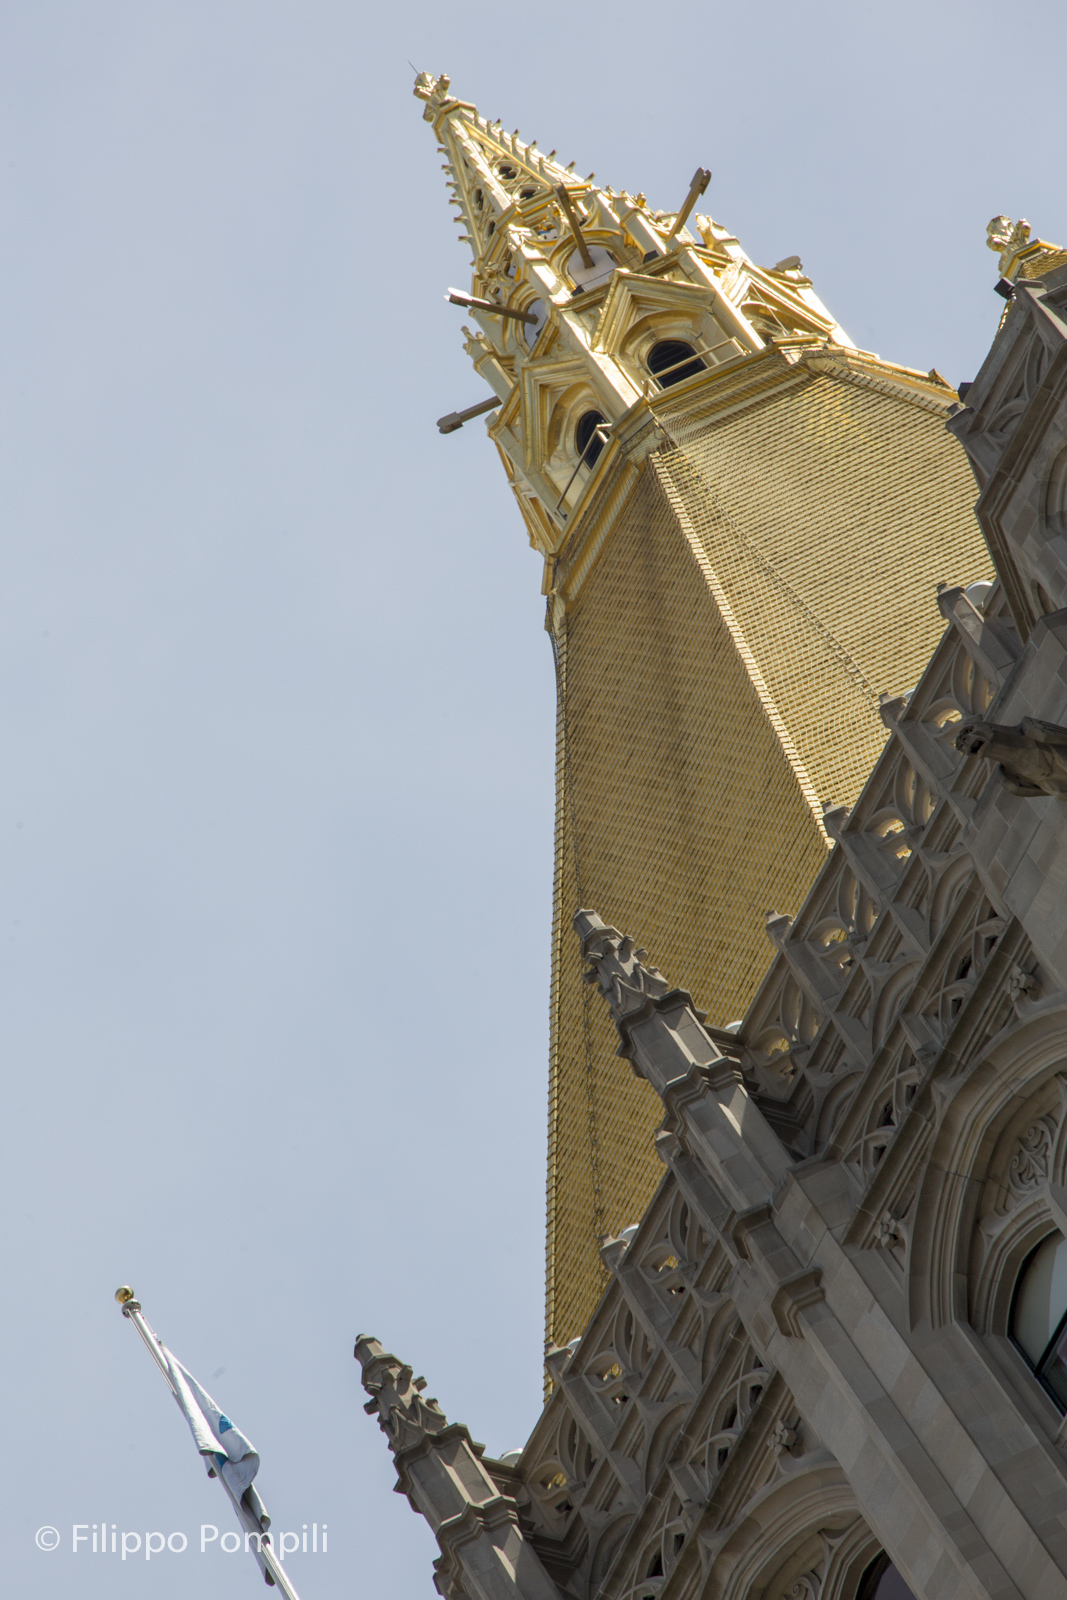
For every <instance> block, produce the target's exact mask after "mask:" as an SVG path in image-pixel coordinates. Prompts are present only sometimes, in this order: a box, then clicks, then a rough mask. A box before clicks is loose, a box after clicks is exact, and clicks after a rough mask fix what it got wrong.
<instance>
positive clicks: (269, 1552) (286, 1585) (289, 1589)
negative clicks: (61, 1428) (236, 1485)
mask: <svg viewBox="0 0 1067 1600" xmlns="http://www.w3.org/2000/svg"><path fill="white" fill-rule="evenodd" d="M115 1299H116V1300H117V1301H118V1303H119V1305H120V1307H121V1308H122V1315H123V1316H124V1317H126V1318H127V1319H128V1320H129V1321H130V1322H132V1323H133V1325H134V1327H135V1328H136V1329H137V1332H138V1333H139V1334H140V1335H141V1338H142V1340H143V1341H144V1344H145V1345H146V1347H147V1349H148V1353H149V1355H150V1356H151V1357H152V1360H153V1361H154V1362H155V1364H156V1366H157V1367H158V1368H159V1370H160V1372H161V1373H162V1374H163V1380H164V1382H165V1383H166V1385H167V1388H168V1389H169V1390H170V1392H171V1394H172V1395H173V1396H174V1399H175V1401H177V1399H178V1391H177V1389H175V1387H174V1383H173V1381H172V1379H171V1375H170V1373H169V1371H168V1370H167V1363H166V1361H165V1359H164V1356H163V1344H162V1341H161V1339H160V1337H159V1335H158V1334H157V1333H156V1331H155V1329H154V1328H153V1327H151V1325H150V1324H149V1322H148V1319H147V1318H146V1316H145V1314H144V1312H143V1311H142V1310H141V1302H140V1301H139V1300H135V1299H134V1294H133V1290H132V1289H129V1288H126V1287H123V1288H121V1289H116V1291H115ZM213 1476H214V1477H216V1478H218V1480H219V1482H220V1483H221V1485H222V1487H223V1488H224V1489H225V1491H226V1493H227V1495H228V1497H229V1500H230V1504H231V1505H232V1506H233V1509H234V1511H235V1512H236V1513H237V1520H238V1522H240V1523H241V1524H242V1526H244V1527H245V1531H246V1533H252V1534H255V1535H256V1536H257V1537H258V1542H259V1554H260V1556H261V1557H262V1559H263V1565H264V1566H265V1567H266V1568H267V1570H268V1571H269V1572H270V1575H271V1577H272V1578H273V1580H274V1583H275V1586H276V1587H277V1588H278V1589H279V1590H280V1591H281V1593H282V1594H283V1595H284V1596H285V1600H300V1596H299V1595H298V1594H297V1592H296V1590H295V1589H294V1588H293V1586H292V1584H291V1583H290V1582H289V1575H288V1573H287V1572H286V1570H285V1568H284V1567H283V1566H282V1564H281V1562H280V1561H279V1560H278V1559H277V1557H276V1556H275V1554H274V1547H273V1546H272V1544H271V1542H270V1534H269V1533H264V1532H263V1531H262V1529H260V1528H258V1527H256V1528H250V1527H248V1526H247V1524H248V1523H249V1522H251V1521H253V1520H254V1519H253V1518H252V1516H251V1514H250V1513H249V1512H246V1510H245V1508H244V1507H243V1506H242V1505H241V1502H240V1501H239V1500H238V1498H237V1496H236V1495H235V1494H234V1492H233V1490H232V1489H231V1488H230V1485H229V1484H228V1483H227V1482H226V1479H225V1478H224V1477H223V1476H222V1473H221V1472H216V1473H214V1474H213ZM245 1548H246V1549H247V1548H248V1545H247V1540H246V1542H245Z"/></svg>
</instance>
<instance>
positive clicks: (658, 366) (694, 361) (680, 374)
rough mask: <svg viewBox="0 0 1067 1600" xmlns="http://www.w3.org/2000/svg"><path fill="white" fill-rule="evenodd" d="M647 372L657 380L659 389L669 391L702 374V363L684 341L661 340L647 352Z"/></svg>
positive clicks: (690, 346)
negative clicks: (699, 373) (674, 385)
mask: <svg viewBox="0 0 1067 1600" xmlns="http://www.w3.org/2000/svg"><path fill="white" fill-rule="evenodd" d="M648 370H649V372H651V373H652V374H653V376H654V377H657V378H658V379H659V386H660V388H661V389H669V388H670V387H671V385H672V384H675V383H682V382H683V381H684V380H685V379H686V378H692V377H694V376H695V375H696V373H698V372H703V371H704V363H703V361H701V359H700V357H699V356H698V355H697V353H696V351H695V350H694V349H693V346H692V345H691V344H687V343H686V342H685V340H684V339H661V340H660V341H659V343H658V344H654V345H653V346H652V349H651V350H650V351H649V352H648Z"/></svg>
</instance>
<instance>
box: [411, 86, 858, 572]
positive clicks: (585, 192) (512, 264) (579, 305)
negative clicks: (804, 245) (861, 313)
mask: <svg viewBox="0 0 1067 1600" xmlns="http://www.w3.org/2000/svg"><path fill="white" fill-rule="evenodd" d="M415 94H416V96H417V97H418V99H420V100H421V101H422V102H423V116H424V117H425V119H426V121H428V122H429V123H430V124H431V125H432V127H433V129H434V132H435V134H436V136H437V139H438V145H439V149H440V151H441V154H442V155H443V156H444V157H445V162H444V168H443V170H444V172H445V175H446V181H447V184H448V188H449V190H450V204H451V205H453V206H454V207H455V209H456V213H457V216H456V220H457V222H458V223H459V224H460V226H461V227H462V230H463V231H462V234H461V237H462V238H463V239H464V240H466V241H467V242H469V244H470V246H471V258H472V259H471V267H472V274H473V275H472V280H471V294H470V299H471V301H472V302H475V303H472V304H471V305H470V307H469V309H470V313H471V320H472V323H473V324H474V326H473V327H467V328H465V329H464V332H465V334H466V337H467V352H468V354H469V355H470V357H471V360H472V361H473V363H474V366H475V369H476V371H477V372H478V373H479V375H480V376H481V377H482V378H483V379H484V380H485V382H486V383H488V385H489V386H490V388H491V389H492V390H493V391H494V393H495V394H496V396H497V398H498V399H499V400H500V401H501V402H502V404H501V406H500V407H499V408H498V409H497V410H496V412H495V415H494V416H493V418H492V420H491V421H490V423H489V424H488V426H489V431H490V434H491V436H492V437H493V439H494V440H495V441H496V443H497V445H498V446H499V448H500V451H501V455H502V456H503V459H504V464H505V467H506V469H507V472H508V476H509V478H510V480H511V484H512V487H513V489H514V491H515V494H516V498H517V499H518V501H519V504H520V507H521V508H522V511H523V515H524V517H525V520H526V523H527V528H528V530H529V533H530V538H531V542H532V543H533V544H534V545H535V547H536V548H538V549H540V550H541V551H542V553H543V554H544V555H545V556H546V557H548V558H553V557H554V556H555V554H556V552H557V551H558V549H559V546H560V544H561V542H562V537H563V534H564V530H565V529H566V530H567V531H568V532H570V531H572V530H573V527H574V514H575V512H576V511H577V509H578V506H579V503H580V502H582V501H583V500H586V499H587V490H588V488H589V487H590V483H591V480H592V479H593V477H594V476H595V474H594V470H593V469H594V467H595V465H596V462H597V460H598V459H599V458H600V457H603V458H604V462H605V467H606V465H607V461H608V459H609V458H610V457H611V456H612V455H613V454H614V453H613V452H612V451H611V450H605V449H604V448H603V446H604V444H605V443H606V442H607V437H608V434H609V432H610V431H611V429H612V428H613V427H614V426H615V425H616V424H617V423H618V422H619V421H620V420H621V419H622V418H623V417H624V416H625V415H626V414H627V413H630V412H632V411H634V409H635V408H640V407H641V406H642V402H647V401H649V399H650V398H651V397H652V394H651V393H650V392H654V393H655V394H658V393H659V392H660V391H661V390H662V389H664V388H667V387H673V385H674V384H675V383H677V382H679V381H681V380H683V379H685V378H686V377H688V376H690V375H692V374H693V373H695V372H697V371H699V372H704V371H705V370H706V369H707V368H711V367H715V366H719V365H722V364H723V363H726V362H731V361H735V360H737V359H738V358H739V357H745V356H752V355H759V354H761V353H762V352H764V351H765V350H766V349H768V348H769V347H771V346H772V345H774V344H776V343H780V342H783V341H785V342H786V343H792V344H793V345H796V344H797V342H798V341H800V342H801V343H802V344H806V345H808V346H810V345H812V344H813V343H814V344H819V345H825V344H826V343H827V341H829V342H832V343H833V344H834V345H835V346H841V347H847V348H852V341H851V340H850V339H849V338H848V336H847V334H845V333H844V331H843V330H842V329H841V328H840V327H839V326H838V324H837V323H836V322H835V321H834V319H833V318H832V317H831V316H830V314H829V313H828V312H827V310H826V307H825V306H824V305H823V304H822V303H821V301H820V300H819V299H818V298H817V296H816V295H815V293H814V291H813V289H812V286H811V283H810V280H809V279H808V278H806V277H805V275H804V272H803V269H802V267H801V264H800V260H799V258H798V257H796V256H790V257H787V258H786V259H785V260H783V261H780V262H779V263H778V264H777V265H776V266H774V267H770V268H762V267H758V266H756V265H755V263H753V262H752V261H751V260H750V259H749V257H748V256H747V255H746V254H745V252H744V250H743V249H742V248H741V246H740V244H739V243H738V241H737V239H736V238H735V237H734V236H733V234H731V233H730V231H729V229H727V228H726V227H724V226H722V225H721V224H720V223H718V222H716V221H714V220H713V219H712V218H711V217H710V216H708V215H705V214H702V213H699V212H696V211H695V210H694V209H693V208H694V207H695V204H696V201H697V199H698V198H699V197H700V195H702V194H703V192H704V189H705V188H706V187H707V181H708V177H709V174H707V173H706V172H705V170H704V169H703V168H698V169H697V173H696V174H695V176H694V178H693V180H692V182H690V183H689V184H688V193H685V192H684V191H682V185H681V184H679V190H680V193H679V195H678V209H677V210H675V211H657V210H654V209H653V208H652V207H650V206H649V204H648V202H647V201H646V199H645V196H644V195H643V194H638V195H632V194H628V193H626V192H625V191H616V190H614V189H612V188H610V187H605V186H603V185H600V184H597V182H596V175H595V173H590V174H589V175H588V176H587V177H585V178H582V177H580V176H576V174H575V171H574V163H573V162H571V163H569V165H566V166H565V165H564V164H563V163H562V162H560V161H559V160H557V159H556V152H555V151H554V150H553V151H550V152H549V153H548V154H547V155H546V154H544V153H543V152H542V151H540V150H539V149H538V147H537V141H536V140H533V141H530V142H527V141H525V140H523V139H522V138H521V137H520V135H519V133H518V131H517V130H516V131H515V132H514V133H508V132H506V131H505V129H504V127H503V124H502V123H500V122H499V121H497V122H489V121H487V120H486V118H484V117H482V116H480V115H479V113H478V111H477V109H476V108H475V107H474V106H473V105H471V104H470V103H469V102H467V101H464V100H459V99H457V98H456V97H455V96H454V95H453V94H452V93H451V85H450V81H449V79H448V78H447V76H444V75H442V76H440V77H436V78H435V77H434V76H433V75H432V74H430V73H426V72H422V73H420V74H419V75H418V77H417V79H416V81H415ZM442 287H443V286H442ZM461 303H465V302H461ZM496 307H500V310H499V311H498V310H496V309H495V308H496ZM679 340H680V341H682V343H683V344H684V345H685V346H687V347H688V346H692V349H693V351H694V352H695V358H694V359H695V364H693V363H690V365H689V366H687V365H686V363H685V360H683V361H682V362H681V365H679V364H678V363H674V364H673V365H671V368H670V371H669V372H667V373H666V374H665V375H664V376H663V377H662V378H660V377H657V376H656V375H655V374H656V373H657V372H658V371H659V370H660V369H658V368H656V367H655V366H654V367H653V369H652V371H651V372H650V368H649V364H648V362H649V356H650V353H651V352H652V351H653V350H654V349H656V348H658V349H659V351H660V353H662V352H663V351H664V350H669V349H672V348H674V346H677V345H678V343H679ZM646 409H647V406H646ZM583 419H584V424H583ZM591 429H599V430H600V431H599V432H597V433H595V436H594V434H593V433H592V432H590V430H591ZM597 441H599V443H598V442H597Z"/></svg>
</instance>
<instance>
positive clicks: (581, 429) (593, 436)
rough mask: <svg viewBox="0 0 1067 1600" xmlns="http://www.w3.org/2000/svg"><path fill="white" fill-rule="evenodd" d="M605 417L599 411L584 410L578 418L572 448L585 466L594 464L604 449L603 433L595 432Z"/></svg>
mask: <svg viewBox="0 0 1067 1600" xmlns="http://www.w3.org/2000/svg"><path fill="white" fill-rule="evenodd" d="M605 421H606V418H604V417H602V416H601V414H600V412H599V411H586V412H584V413H583V414H582V416H580V417H579V418H578V426H577V427H576V428H575V430H574V448H575V449H576V450H577V452H578V455H579V456H580V458H581V459H582V461H584V462H585V464H586V466H587V467H592V466H595V465H596V463H597V461H598V460H599V458H600V454H601V452H602V450H603V449H604V435H603V434H602V433H597V431H596V430H597V429H598V428H599V427H600V426H601V424H602V423H603V422H605Z"/></svg>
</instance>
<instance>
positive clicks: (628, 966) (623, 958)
mask: <svg viewBox="0 0 1067 1600" xmlns="http://www.w3.org/2000/svg"><path fill="white" fill-rule="evenodd" d="M574 931H575V933H576V934H577V935H578V937H579V939H580V940H581V941H582V955H583V957H584V958H585V960H587V961H591V962H592V966H591V967H590V968H589V970H588V972H586V973H585V981H586V983H595V984H596V985H597V986H598V988H599V989H600V992H601V994H602V995H603V996H604V998H605V999H606V1000H607V1002H608V1005H609V1006H610V1007H611V1014H612V1016H613V1017H614V1018H615V1021H616V1022H617V1023H622V1022H624V1021H625V1019H626V1018H627V1017H629V1016H631V1015H632V1014H633V1013H634V1012H635V1011H639V1010H640V1009H641V1008H642V1006H644V1005H646V1004H647V1003H648V1001H650V1000H658V999H659V997H660V996H661V995H664V994H666V993H667V991H668V990H669V988H670V984H669V983H668V982H667V980H666V978H665V977H664V976H663V974H662V972H660V971H659V970H658V968H656V967H653V966H646V964H645V963H646V962H647V960H648V951H647V950H639V949H638V948H637V945H636V944H635V942H634V940H633V939H630V938H628V937H627V936H626V935H624V934H621V933H620V932H619V930H618V928H611V927H608V925H607V924H606V923H605V922H603V921H601V919H600V917H598V916H597V914H596V912H595V911H578V912H576V914H575V918H574Z"/></svg>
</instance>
